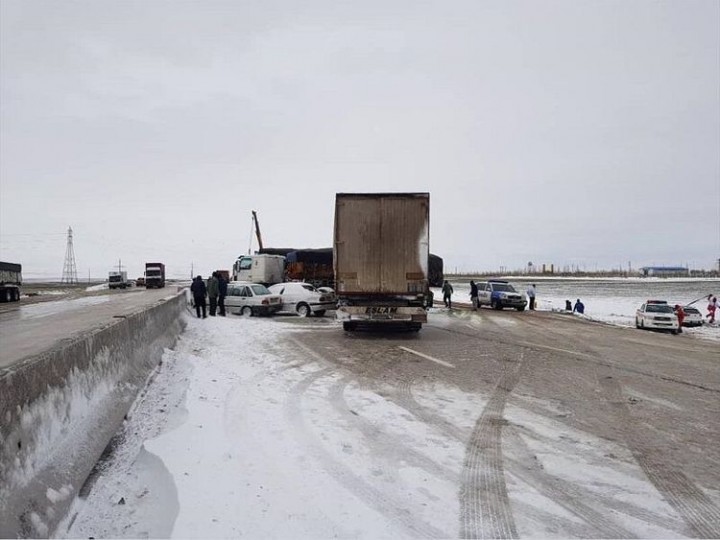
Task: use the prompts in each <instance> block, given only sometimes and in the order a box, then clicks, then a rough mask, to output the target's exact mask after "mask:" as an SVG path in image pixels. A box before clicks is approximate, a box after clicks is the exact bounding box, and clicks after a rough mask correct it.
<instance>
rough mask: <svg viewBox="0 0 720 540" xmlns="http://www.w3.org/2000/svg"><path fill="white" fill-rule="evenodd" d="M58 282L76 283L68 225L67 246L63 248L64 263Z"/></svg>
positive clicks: (71, 234)
mask: <svg viewBox="0 0 720 540" xmlns="http://www.w3.org/2000/svg"><path fill="white" fill-rule="evenodd" d="M60 283H78V277H77V266H75V250H74V249H73V233H72V227H68V236H67V247H66V248H65V264H64V265H63V275H62V279H61V280H60Z"/></svg>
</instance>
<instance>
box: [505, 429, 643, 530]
mask: <svg viewBox="0 0 720 540" xmlns="http://www.w3.org/2000/svg"><path fill="white" fill-rule="evenodd" d="M506 436H507V437H508V439H509V440H510V441H512V445H513V448H514V449H515V451H516V452H517V453H518V454H520V456H519V457H520V459H519V460H513V459H509V458H508V457H507V456H506V457H505V463H506V465H511V467H507V468H508V469H510V470H511V472H512V471H513V470H515V471H517V472H516V473H514V474H515V476H517V477H518V478H520V479H521V480H522V481H523V482H525V483H526V484H528V485H530V486H532V487H533V488H534V489H535V490H536V491H537V492H538V493H540V494H541V495H542V496H543V497H545V498H546V499H548V500H550V501H552V502H553V503H555V504H557V505H559V506H562V507H563V508H564V509H565V510H567V511H569V512H571V513H572V514H574V515H575V516H577V517H579V518H580V519H582V520H583V522H584V523H586V524H587V525H589V526H590V527H591V528H592V530H593V533H592V537H593V538H600V537H606V538H636V535H634V534H633V533H631V532H630V531H628V530H627V529H625V528H623V527H622V526H620V525H618V524H617V523H615V522H614V521H612V520H611V519H608V518H607V517H606V513H604V512H603V511H601V510H598V509H597V508H598V507H599V506H598V505H594V506H590V504H586V503H583V502H582V501H587V500H588V498H591V499H594V498H595V497H589V494H588V492H587V491H586V490H583V489H582V488H579V487H577V486H576V485H575V484H573V483H571V482H565V481H563V480H559V479H558V478H557V477H553V476H551V475H549V474H548V473H546V472H545V471H544V469H543V468H542V466H541V465H540V463H539V462H538V461H537V459H536V456H535V454H534V453H533V452H532V451H531V450H530V448H529V447H528V446H527V444H526V443H525V441H524V440H523V439H522V437H521V436H520V434H519V433H518V432H517V430H516V429H515V428H513V427H512V426H511V427H510V428H509V429H507V430H506ZM520 471H522V474H518V473H519V472H520ZM592 502H595V501H592ZM599 502H600V504H602V505H603V506H605V505H606V504H607V503H608V502H610V501H599ZM613 502H614V499H613ZM617 506H618V508H617V510H620V511H624V510H625V509H626V505H625V503H622V505H620V504H619V505H617ZM635 517H639V516H637V515H636V516H635ZM643 517H644V518H645V520H646V521H647V520H650V521H651V520H652V518H654V517H655V516H650V515H647V514H644V515H643Z"/></svg>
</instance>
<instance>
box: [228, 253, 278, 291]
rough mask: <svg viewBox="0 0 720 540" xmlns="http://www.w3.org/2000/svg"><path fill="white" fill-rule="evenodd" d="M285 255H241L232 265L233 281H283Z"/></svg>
mask: <svg viewBox="0 0 720 540" xmlns="http://www.w3.org/2000/svg"><path fill="white" fill-rule="evenodd" d="M284 273H285V257H283V256H282V255H265V254H262V255H241V256H240V257H238V258H237V260H236V261H235V264H234V265H233V275H232V280H233V281H248V282H251V283H262V284H263V285H272V284H274V283H280V282H282V281H283V276H284Z"/></svg>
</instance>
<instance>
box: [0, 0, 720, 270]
mask: <svg viewBox="0 0 720 540" xmlns="http://www.w3.org/2000/svg"><path fill="white" fill-rule="evenodd" d="M0 15H1V17H0V25H1V27H0V31H1V33H0V61H1V65H0V68H1V74H0V82H1V87H0V91H1V93H0V105H1V107H2V109H1V118H0V258H1V259H2V260H9V261H12V262H20V263H22V264H23V266H24V274H25V276H26V277H60V275H61V274H62V269H63V261H64V256H65V246H66V242H65V236H66V231H67V228H68V226H72V228H73V231H74V236H75V246H74V247H75V258H76V262H77V268H78V273H79V277H81V278H87V276H88V273H89V274H90V275H92V276H95V277H101V276H106V275H107V272H108V271H109V270H111V269H112V266H113V265H116V264H117V261H118V259H122V261H123V265H126V266H127V269H128V271H129V274H130V275H131V276H132V277H137V276H139V275H141V274H142V269H143V266H144V263H145V262H146V261H155V260H158V261H164V262H165V263H166V264H167V265H168V269H169V272H170V274H171V275H174V276H183V277H184V276H188V275H189V274H190V266H191V264H194V268H195V271H196V273H197V272H200V273H203V274H206V273H207V272H208V271H209V270H215V269H217V268H229V267H230V266H231V265H232V262H233V261H234V259H235V258H236V257H237V255H239V254H241V253H245V252H247V250H248V247H249V245H250V238H251V237H250V233H251V218H250V215H251V214H250V212H251V210H253V209H254V210H257V212H258V215H259V218H260V225H261V229H262V234H263V240H264V241H265V244H266V245H267V246H271V247H330V246H331V245H332V228H333V210H334V208H333V205H334V197H335V193H336V192H373V191H429V192H430V194H431V218H430V219H431V236H430V247H431V251H432V252H433V253H436V254H438V255H440V256H441V257H443V258H444V259H445V265H446V269H448V270H454V269H456V268H457V269H458V270H468V271H470V270H499V269H500V268H501V267H504V268H506V269H516V268H517V269H519V268H522V267H524V266H525V265H526V264H527V262H528V261H532V262H534V263H535V264H542V263H548V264H549V263H554V264H556V265H559V266H564V265H579V266H581V267H585V268H587V269H595V268H614V267H619V266H620V265H624V266H627V264H628V262H629V261H631V262H632V265H633V267H638V266H641V265H646V264H658V265H660V264H668V265H677V264H682V265H684V264H689V265H690V266H691V267H693V268H708V269H709V268H712V267H713V264H714V263H716V262H717V259H718V257H720V31H719V28H720V24H719V21H720V2H718V1H717V0H709V1H693V0H684V1H671V2H663V1H640V0H635V1H632V2H628V1H624V0H623V1H611V0H603V1H593V2H586V1H580V0H569V1H540V0H532V1H505V0H503V1H497V2H487V1H476V0H469V1H450V2H448V1H445V0H442V1H393V0H383V1H374V0H365V1H362V2H345V1H337V0H327V1H315V2H294V1H290V0H286V1H267V0H262V1H257V2H244V1H228V2H212V1H203V2H188V1H178V2H165V1H159V0H153V1H151V2H147V1H139V2H132V1H124V2H109V1H107V2H104V1H93V2H90V1H76V2H55V1H48V2H38V1H32V0H30V1H14V0H0ZM255 248H256V244H255V243H253V249H255Z"/></svg>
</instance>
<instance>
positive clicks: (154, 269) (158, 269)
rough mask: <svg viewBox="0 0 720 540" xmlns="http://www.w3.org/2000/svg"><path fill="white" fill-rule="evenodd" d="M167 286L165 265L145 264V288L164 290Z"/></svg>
mask: <svg viewBox="0 0 720 540" xmlns="http://www.w3.org/2000/svg"><path fill="white" fill-rule="evenodd" d="M164 286H165V265H164V264H163V263H159V262H155V263H145V287H146V288H147V289H153V288H156V289H162V288H163V287H164Z"/></svg>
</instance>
